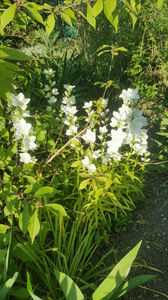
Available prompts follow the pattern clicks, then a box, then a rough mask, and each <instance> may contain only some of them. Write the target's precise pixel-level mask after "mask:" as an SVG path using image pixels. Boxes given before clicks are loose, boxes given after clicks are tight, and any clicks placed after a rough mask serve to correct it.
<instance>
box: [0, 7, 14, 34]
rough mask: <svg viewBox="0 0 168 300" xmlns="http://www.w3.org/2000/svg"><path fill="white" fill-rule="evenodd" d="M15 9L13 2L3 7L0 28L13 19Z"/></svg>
mask: <svg viewBox="0 0 168 300" xmlns="http://www.w3.org/2000/svg"><path fill="white" fill-rule="evenodd" d="M15 10H16V4H13V5H11V6H9V7H8V8H7V9H5V11H4V12H3V14H2V15H1V16H0V24H1V27H2V29H4V28H5V27H6V25H8V24H9V23H10V22H11V21H12V20H13V18H14V15H15Z"/></svg>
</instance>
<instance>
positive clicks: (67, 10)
mask: <svg viewBox="0 0 168 300" xmlns="http://www.w3.org/2000/svg"><path fill="white" fill-rule="evenodd" d="M63 11H64V13H65V14H66V15H68V16H69V17H70V18H71V19H73V20H75V21H76V18H75V15H74V12H73V11H72V9H70V8H66V9H64V10H63Z"/></svg>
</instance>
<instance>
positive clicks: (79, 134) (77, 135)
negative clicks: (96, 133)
mask: <svg viewBox="0 0 168 300" xmlns="http://www.w3.org/2000/svg"><path fill="white" fill-rule="evenodd" d="M87 129H88V126H87V127H85V128H84V129H83V130H81V131H80V132H79V133H77V134H76V135H75V136H73V137H72V138H70V139H69V140H68V141H67V142H66V143H65V144H64V146H62V147H61V148H60V149H59V150H58V151H57V152H55V153H54V155H53V156H51V158H50V159H48V160H47V161H46V163H45V165H48V164H49V163H50V162H51V161H52V160H53V159H54V158H55V157H56V156H58V155H59V154H60V153H61V152H62V150H64V149H65V148H66V147H67V146H69V144H70V143H71V141H72V140H73V139H75V138H78V137H80V136H81V135H82V134H83V133H85V131H86V130H87Z"/></svg>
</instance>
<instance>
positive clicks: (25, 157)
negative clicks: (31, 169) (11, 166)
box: [20, 152, 37, 164]
mask: <svg viewBox="0 0 168 300" xmlns="http://www.w3.org/2000/svg"><path fill="white" fill-rule="evenodd" d="M36 161H37V159H36V158H35V156H33V157H31V156H30V154H29V153H27V152H26V153H20V162H23V163H25V164H28V163H32V164H34V163H35V162H36Z"/></svg>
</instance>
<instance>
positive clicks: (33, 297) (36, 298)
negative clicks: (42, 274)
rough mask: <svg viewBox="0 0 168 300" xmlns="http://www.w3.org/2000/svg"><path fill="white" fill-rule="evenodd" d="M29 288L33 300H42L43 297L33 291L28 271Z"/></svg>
mask: <svg viewBox="0 0 168 300" xmlns="http://www.w3.org/2000/svg"><path fill="white" fill-rule="evenodd" d="M27 290H28V292H29V294H30V296H31V297H32V299H33V300H42V299H41V298H39V297H38V296H36V295H34V293H33V289H32V285H31V281H30V275H29V272H27Z"/></svg>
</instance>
